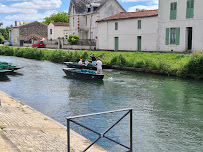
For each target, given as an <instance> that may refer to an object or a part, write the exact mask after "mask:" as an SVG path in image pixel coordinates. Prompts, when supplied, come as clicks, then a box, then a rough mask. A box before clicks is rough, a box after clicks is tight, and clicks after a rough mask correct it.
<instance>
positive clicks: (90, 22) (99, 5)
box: [68, 0, 125, 39]
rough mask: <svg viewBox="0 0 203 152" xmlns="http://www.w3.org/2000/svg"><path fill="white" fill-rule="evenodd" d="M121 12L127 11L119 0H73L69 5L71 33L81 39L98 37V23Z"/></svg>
mask: <svg viewBox="0 0 203 152" xmlns="http://www.w3.org/2000/svg"><path fill="white" fill-rule="evenodd" d="M119 12H125V10H124V9H123V7H122V6H121V5H120V4H119V3H118V1H117V0H71V1H70V5H69V12H68V17H69V22H70V34H73V35H78V36H80V39H97V37H98V34H97V30H98V27H97V23H96V21H97V20H99V19H103V18H106V17H109V16H112V15H114V14H117V13H119Z"/></svg>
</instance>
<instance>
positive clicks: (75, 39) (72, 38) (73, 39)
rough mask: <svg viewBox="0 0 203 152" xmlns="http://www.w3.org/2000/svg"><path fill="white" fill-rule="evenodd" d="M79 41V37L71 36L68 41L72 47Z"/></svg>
mask: <svg viewBox="0 0 203 152" xmlns="http://www.w3.org/2000/svg"><path fill="white" fill-rule="evenodd" d="M79 39H80V37H79V36H78V35H69V37H68V40H67V41H68V42H69V43H70V45H76V44H77V42H78V40H79Z"/></svg>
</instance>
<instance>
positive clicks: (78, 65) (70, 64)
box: [64, 62, 112, 70]
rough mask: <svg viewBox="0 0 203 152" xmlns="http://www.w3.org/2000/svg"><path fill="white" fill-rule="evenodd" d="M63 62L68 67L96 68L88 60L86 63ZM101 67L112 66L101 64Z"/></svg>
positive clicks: (108, 67) (110, 67) (109, 67)
mask: <svg viewBox="0 0 203 152" xmlns="http://www.w3.org/2000/svg"><path fill="white" fill-rule="evenodd" d="M64 64H65V65H66V66H67V67H68V68H76V69H90V70H97V67H96V66H95V65H94V64H92V63H90V62H89V63H88V65H85V64H78V63H77V62H64ZM102 69H112V66H111V65H106V64H102Z"/></svg>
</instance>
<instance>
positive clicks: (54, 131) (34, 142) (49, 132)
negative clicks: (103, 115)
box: [0, 91, 106, 152]
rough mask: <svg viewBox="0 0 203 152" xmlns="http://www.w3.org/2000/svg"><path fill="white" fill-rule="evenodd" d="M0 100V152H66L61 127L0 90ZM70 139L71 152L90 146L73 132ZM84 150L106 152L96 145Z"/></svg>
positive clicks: (78, 151) (63, 127)
mask: <svg viewBox="0 0 203 152" xmlns="http://www.w3.org/2000/svg"><path fill="white" fill-rule="evenodd" d="M0 100H1V106H0V152H57V151H58V152H67V135H66V133H67V132H66V127H65V126H63V125H61V124H59V123H57V122H56V121H54V120H52V119H51V118H49V117H47V116H45V115H43V114H41V113H40V112H38V111H36V110H34V109H32V108H30V107H29V106H27V105H25V104H23V103H22V102H19V101H17V100H16V99H14V98H12V97H10V96H8V95H7V94H5V93H3V92H1V91H0ZM64 119H65V118H64ZM70 136H71V151H72V152H81V151H82V150H84V149H85V148H86V147H87V146H88V145H89V144H90V141H89V140H87V139H86V138H84V137H82V136H81V135H79V134H77V133H75V132H74V131H71V134H70ZM88 151H89V152H106V150H104V149H102V148H101V147H99V146H97V145H94V146H93V147H92V148H90V149H89V150H88Z"/></svg>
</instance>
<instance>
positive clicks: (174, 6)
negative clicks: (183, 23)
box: [170, 2, 177, 20]
mask: <svg viewBox="0 0 203 152" xmlns="http://www.w3.org/2000/svg"><path fill="white" fill-rule="evenodd" d="M176 12H177V2H173V3H171V8H170V20H176Z"/></svg>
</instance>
